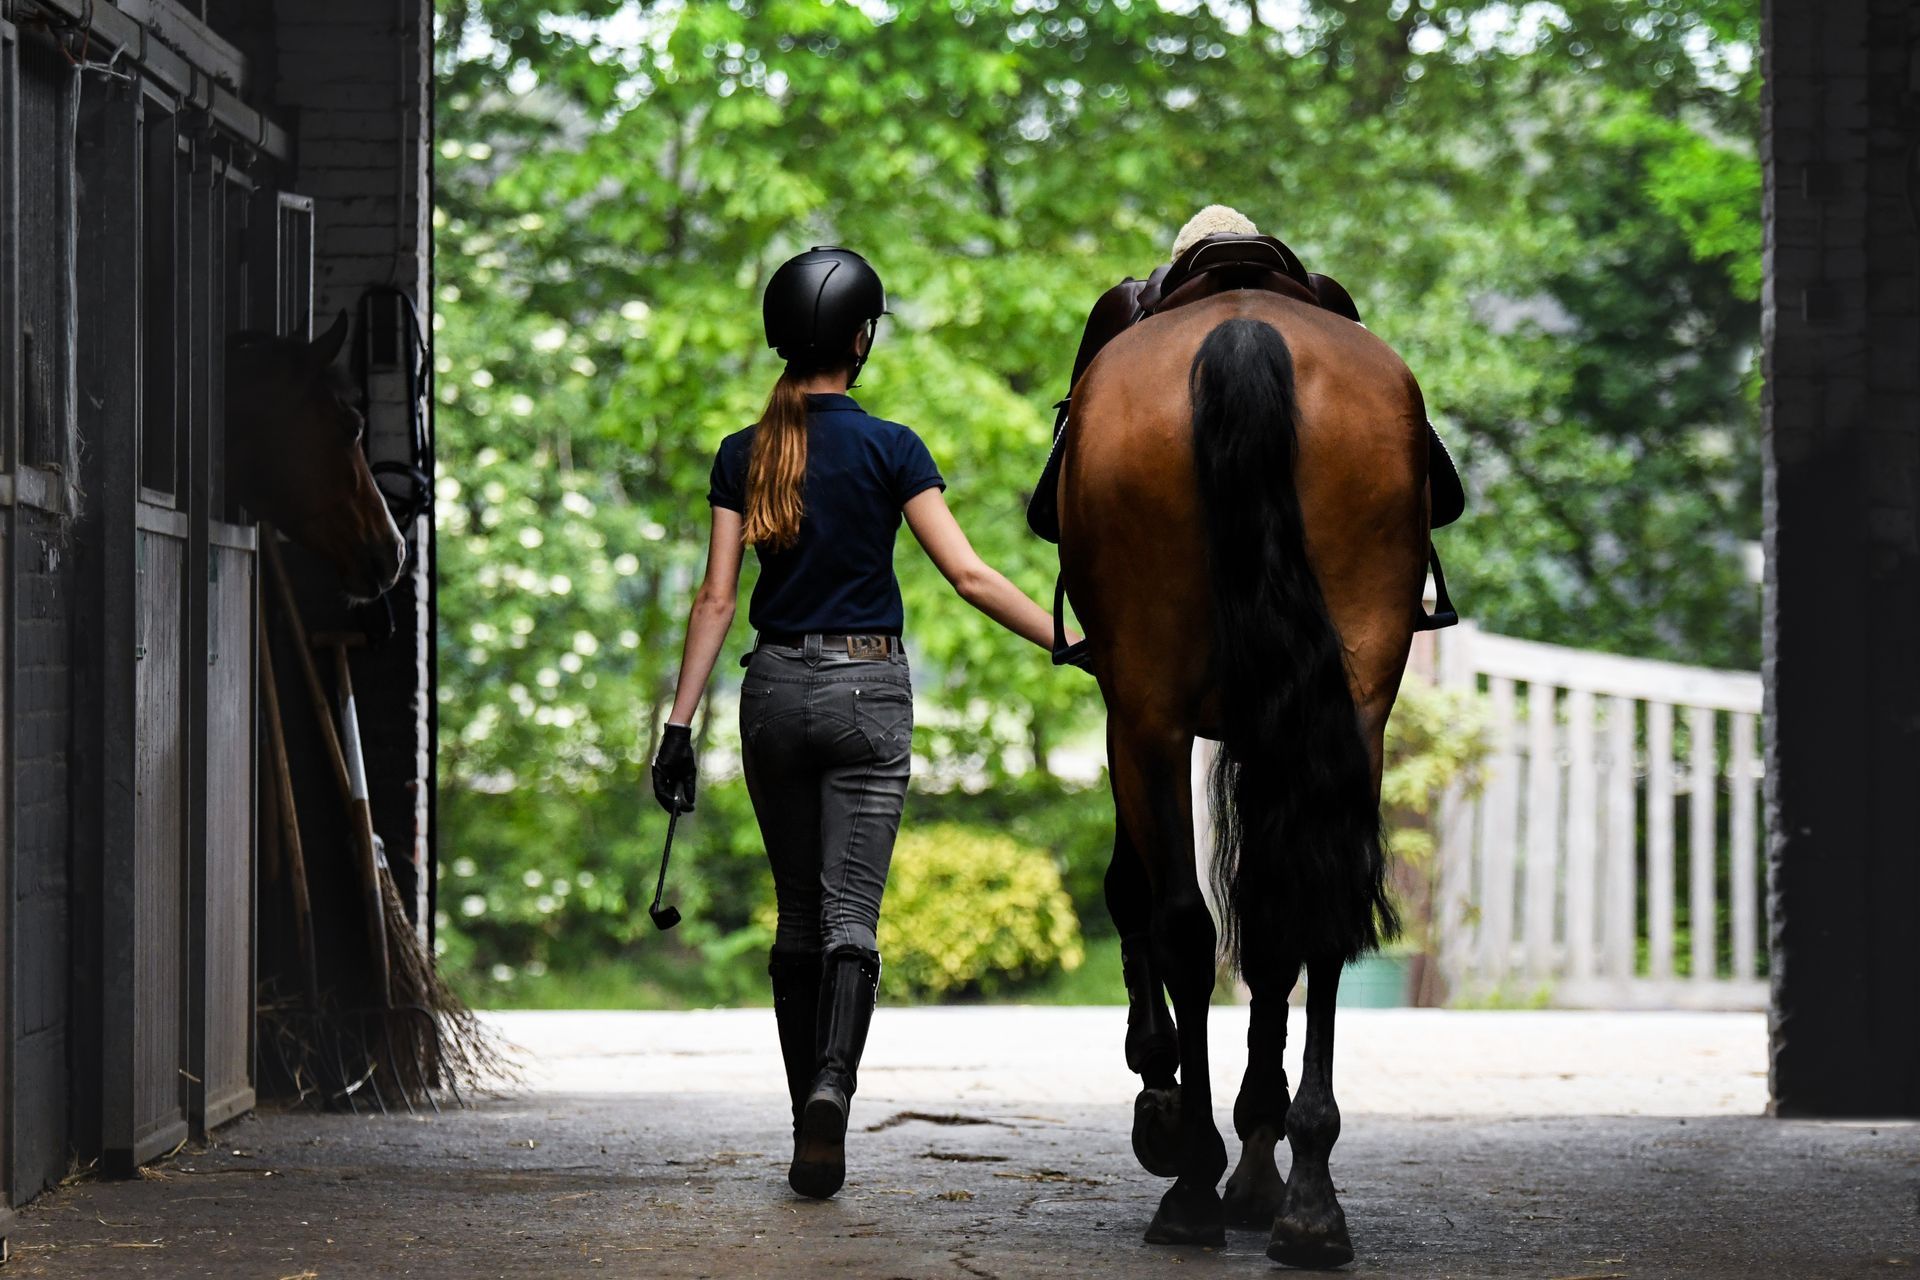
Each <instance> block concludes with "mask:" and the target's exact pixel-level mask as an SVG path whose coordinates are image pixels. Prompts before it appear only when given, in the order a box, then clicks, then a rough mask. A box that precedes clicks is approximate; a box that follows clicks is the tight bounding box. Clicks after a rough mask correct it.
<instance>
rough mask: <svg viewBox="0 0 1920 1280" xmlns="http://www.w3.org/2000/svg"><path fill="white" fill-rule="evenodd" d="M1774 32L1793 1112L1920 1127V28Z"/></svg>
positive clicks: (1778, 594) (1788, 1091)
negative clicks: (1919, 190) (1916, 945)
mask: <svg viewBox="0 0 1920 1280" xmlns="http://www.w3.org/2000/svg"><path fill="white" fill-rule="evenodd" d="M1764 22H1765V29H1766V42H1765V50H1766V51H1765V55H1764V58H1765V62H1764V70H1765V74H1766V88H1765V101H1764V110H1765V124H1764V130H1765V132H1764V139H1763V154H1764V158H1765V160H1766V169H1767V177H1766V236H1767V239H1766V255H1767V283H1766V293H1765V297H1764V318H1763V326H1764V332H1765V338H1766V392H1765V418H1766V429H1767V460H1768V465H1767V476H1766V504H1767V551H1768V582H1767V587H1768V592H1767V595H1768V603H1767V632H1766V646H1767V647H1766V675H1767V690H1768V693H1767V696H1768V708H1767V721H1768V726H1769V742H1768V744H1767V766H1768V767H1767V787H1768V804H1769V807H1770V809H1771V815H1770V816H1771V824H1770V825H1771V828H1772V831H1773V833H1774V834H1773V847H1772V848H1771V850H1770V851H1769V870H1770V890H1769V897H1770V904H1769V905H1770V911H1769V919H1770V922H1771V928H1772V931H1773V956H1774V969H1773V974H1774V997H1773V1013H1772V1028H1771V1030H1772V1061H1771V1085H1772V1091H1773V1100H1774V1107H1775V1109H1776V1110H1777V1111H1779V1112H1781V1113H1783V1114H1825V1115H1835V1114H1869V1115H1873V1114H1878V1115H1895V1114H1898V1115H1920V1017H1916V1011H1917V1010H1920V960H1916V958H1915V955H1914V951H1913V942H1912V938H1913V936H1914V927H1913V917H1914V913H1915V912H1916V910H1920V836H1917V835H1916V833H1915V825H1916V820H1915V816H1914V813H1913V807H1912V802H1911V797H1912V793H1913V789H1914V780H1915V778H1916V777H1920V663H1916V662H1915V661H1914V656H1913V655H1914V638H1915V636H1916V635H1917V634H1920V534H1917V532H1916V523H1917V522H1920V209H1917V208H1916V207H1915V205H1914V203H1913V201H1914V199H1915V198H1916V194H1915V184H1916V183H1920V175H1916V174H1915V173H1914V166H1915V165H1916V164H1917V163H1920V151H1917V150H1916V148H1920V10H1917V9H1916V8H1915V6H1914V5H1913V4H1912V3H1911V0H1827V2H1826V3H1824V4H1819V5H1815V4H1807V3H1804V2H1802V0H1768V3H1767V4H1766V7H1765V12H1764Z"/></svg>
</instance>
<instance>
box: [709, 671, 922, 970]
mask: <svg viewBox="0 0 1920 1280" xmlns="http://www.w3.org/2000/svg"><path fill="white" fill-rule="evenodd" d="M740 743H741V754H742V757H743V762H744V764H745V766H746V775H747V793H748V794H749V795H751V796H752V797H753V812H754V815H755V816H756V817H757V818H759V820H760V837H761V839H762V840H763V841H765V843H766V846H767V860H768V861H769V862H770V863H772V865H773V886H774V893H775V895H776V897H777V898H778V900H779V906H780V924H779V928H778V930H777V931H776V933H775V935H774V943H773V945H774V949H775V950H778V951H812V952H824V951H832V950H834V949H835V948H837V947H861V948H864V949H866V950H869V951H871V950H877V949H878V947H877V945H876V943H875V939H874V929H875V928H876V927H877V926H878V924H879V923H880V895H881V894H882V893H883V892H884V891H885V889H886V886H887V866H888V864H889V863H890V862H891V861H892V860H893V839H894V836H895V835H896V834H897V833H898V832H899V830H900V810H901V807H902V806H903V805H904V804H905V802H906V797H907V775H908V773H909V771H910V770H911V767H912V755H911V747H912V745H913V683H912V678H911V675H910V673H909V672H908V669H907V660H906V657H905V656H904V655H900V656H896V657H891V658H884V659H879V660H872V661H855V660H852V659H849V658H848V657H846V655H845V654H844V653H842V654H841V655H840V656H838V657H835V656H834V654H833V652H832V651H831V650H827V651H824V652H823V651H821V649H820V648H819V641H818V640H817V639H815V640H813V641H811V642H810V643H809V645H808V647H807V648H806V649H804V650H803V649H791V648H779V647H774V646H763V647H761V648H759V649H756V650H755V651H754V653H753V655H752V657H751V658H750V659H749V660H748V662H747V674H746V678H745V679H744V680H743V681H742V682H741V686H740Z"/></svg>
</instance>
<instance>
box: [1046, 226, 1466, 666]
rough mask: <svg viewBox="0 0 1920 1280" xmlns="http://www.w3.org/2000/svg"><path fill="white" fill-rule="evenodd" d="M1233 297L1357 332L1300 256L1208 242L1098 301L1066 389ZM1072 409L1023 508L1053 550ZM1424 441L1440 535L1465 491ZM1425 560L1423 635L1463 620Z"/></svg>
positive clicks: (1265, 240)
mask: <svg viewBox="0 0 1920 1280" xmlns="http://www.w3.org/2000/svg"><path fill="white" fill-rule="evenodd" d="M1234 289H1260V290H1264V291H1266V292H1269V293H1278V294H1281V295H1283V296H1285V297H1289V298H1293V299H1296V300H1297V301H1300V302H1305V303H1308V304H1310V305H1312V306H1317V307H1324V308H1325V309H1326V310H1328V311H1331V312H1333V313H1335V314H1336V315H1340V316H1344V317H1346V318H1347V319H1348V320H1351V321H1353V322H1354V323H1355V324H1358V323H1360V310H1359V308H1358V307H1357V306H1355V305H1354V301H1353V295H1352V294H1350V293H1348V292H1347V291H1346V289H1345V288H1344V287H1342V286H1341V284H1340V282H1339V281H1337V280H1335V279H1334V278H1333V277H1332V276H1324V275H1321V274H1319V273H1318V272H1313V271H1308V270H1307V269H1306V268H1305V267H1303V266H1302V265H1301V263H1300V258H1299V255H1297V254H1295V253H1294V251H1293V250H1292V249H1289V248H1288V247H1287V246H1286V245H1285V244H1284V243H1282V242H1281V241H1280V240H1278V239H1276V238H1274V237H1273V236H1231V235H1220V236H1208V237H1207V238H1206V239H1204V240H1201V241H1200V242H1198V243H1197V244H1195V245H1193V246H1192V247H1190V248H1189V249H1188V250H1187V251H1186V252H1185V253H1183V254H1181V255H1180V256H1179V257H1178V258H1176V259H1175V260H1174V261H1172V262H1170V263H1168V264H1166V265H1165V266H1162V267H1159V268H1158V269H1156V270H1155V271H1154V272H1153V274H1152V275H1150V276H1148V277H1147V278H1146V279H1145V280H1135V279H1133V278H1132V277H1131V276H1129V277H1128V278H1127V279H1125V280H1122V281H1121V282H1120V283H1119V284H1116V285H1114V286H1113V287H1112V288H1111V289H1108V290H1107V291H1106V292H1105V293H1104V294H1102V295H1100V300H1099V301H1098V302H1096V303H1094V304H1093V310H1092V311H1091V312H1090V313H1089V314H1088V316H1087V326H1086V329H1085V331H1084V332H1083V333H1082V334H1081V337H1080V349H1079V351H1078V352H1076V353H1075V355H1074V360H1073V382H1072V384H1071V385H1072V386H1078V385H1079V384H1080V375H1081V374H1083V373H1085V372H1086V371H1087V366H1088V365H1090V364H1092V363H1093V358H1094V357H1095V356H1097V355H1099V354H1100V350H1101V348H1103V347H1105V346H1106V345H1107V343H1109V342H1111V341H1112V340H1113V339H1114V338H1115V337H1117V336H1119V335H1120V334H1121V333H1122V332H1124V331H1126V330H1127V329H1130V328H1132V327H1133V326H1134V325H1136V324H1138V323H1139V322H1140V321H1142V320H1144V319H1146V318H1147V317H1148V316H1151V315H1157V314H1159V313H1160V312H1163V311H1171V310H1173V309H1174V308H1176V307H1182V306H1185V305H1187V304H1188V303H1190V302H1198V301H1199V300H1200V299H1202V298H1210V297H1212V296H1214V295H1215V294H1219V293H1226V292H1229V291H1231V290H1234ZM1071 403H1072V395H1071V393H1069V395H1068V398H1067V399H1065V400H1062V401H1060V402H1059V404H1058V405H1056V406H1055V409H1056V415H1055V418H1054V425H1053V448H1052V450H1051V451H1050V452H1049V453H1048V455H1047V465H1046V467H1045V468H1044V469H1043V470H1042V471H1041V473H1040V481H1039V484H1038V485H1037V486H1036V487H1035V489H1034V491H1033V496H1032V497H1031V498H1030V499H1029V500H1028V502H1027V527H1028V528H1029V529H1031V530H1033V532H1034V533H1035V534H1036V535H1038V536H1039V537H1041V538H1044V539H1045V540H1046V541H1048V542H1055V543H1057V542H1059V541H1060V512H1059V509H1058V502H1059V488H1060V483H1059V482H1060V461H1061V457H1062V453H1063V450H1062V449H1061V447H1060V444H1061V435H1062V433H1063V432H1064V430H1065V429H1066V423H1067V412H1068V408H1069V406H1070V405H1071ZM1427 437H1428V462H1427V480H1428V485H1429V487H1430V488H1431V490H1432V514H1431V527H1432V528H1435V529H1438V528H1440V527H1441V526H1442V525H1447V524H1452V523H1453V522H1454V521H1455V520H1458V519H1459V518H1460V515H1461V513H1462V512H1463V511H1464V510H1465V509H1466V505H1467V499H1466V490H1465V488H1464V487H1463V486H1462V485H1461V483H1460V472H1459V469H1458V468H1457V467H1455V466H1454V464H1453V456H1452V455H1451V454H1450V453H1448V452H1447V446H1446V445H1445V444H1444V443H1443V442H1442V441H1441V439H1440V435H1439V433H1438V432H1436V431H1435V430H1434V429H1433V425H1432V424H1431V423H1429V424H1427ZM1428 553H1429V563H1430V564H1431V566H1432V568H1433V582H1434V589H1435V593H1436V595H1437V599H1436V601H1435V604H1434V611H1433V612H1432V613H1431V614H1428V613H1425V612H1424V611H1423V612H1422V614H1421V617H1420V624H1419V629H1421V630H1434V629H1437V628H1440V627H1447V626H1452V625H1453V624H1454V623H1456V622H1458V621H1459V620H1460V618H1459V614H1458V613H1457V612H1456V611H1455V610H1454V608H1453V603H1452V601H1451V600H1450V599H1449V598H1448V596H1447V580H1446V575H1445V574H1444V572H1443V571H1442V570H1441V568H1440V556H1439V553H1438V552H1436V551H1434V550H1433V549H1432V544H1431V543H1429V544H1428ZM1060 594H1061V593H1060V591H1059V590H1057V589H1056V591H1055V593H1054V595H1055V600H1054V612H1055V617H1056V623H1055V636H1056V640H1057V639H1058V637H1059V636H1061V635H1063V634H1064V632H1063V631H1062V629H1061V624H1060V623H1059V622H1058V621H1057V619H1058V617H1059V614H1060V609H1061V600H1060ZM1054 649H1055V653H1054V661H1055V662H1056V663H1057V662H1062V661H1070V660H1071V659H1070V658H1064V657H1062V654H1063V652H1064V649H1063V646H1062V644H1060V643H1056V644H1055V646H1054Z"/></svg>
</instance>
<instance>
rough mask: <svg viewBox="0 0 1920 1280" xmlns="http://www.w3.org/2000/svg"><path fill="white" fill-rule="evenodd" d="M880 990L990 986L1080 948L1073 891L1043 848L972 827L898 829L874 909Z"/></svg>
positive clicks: (1044, 967) (933, 992) (1072, 955)
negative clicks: (881, 959) (880, 901)
mask: <svg viewBox="0 0 1920 1280" xmlns="http://www.w3.org/2000/svg"><path fill="white" fill-rule="evenodd" d="M880 952H881V954H882V955H883V956H885V957H886V970H885V979H884V981H885V984H886V989H887V993H888V994H889V995H892V996H896V997H903V998H907V999H921V998H926V997H938V996H943V995H958V994H976V993H977V994H981V995H991V994H993V993H994V992H996V991H998V990H1000V989H1002V988H1003V987H1005V986H1007V985H1009V984H1012V983H1015V982H1018V981H1020V980H1021V979H1023V978H1030V977H1033V976H1036V975H1038V974H1041V973H1045V972H1047V971H1050V970H1053V969H1066V970H1071V969H1077V968H1079V967H1080V962H1081V961H1082V960H1083V959H1085V957H1086V952H1085V948H1084V947H1083V946H1082V944H1081V941H1080V921H1079V919H1078V918H1077V917H1076V916H1075V915H1074V912H1073V901H1072V899H1071V898H1069V897H1068V895H1067V891H1066V889H1065V887H1064V886H1063V885H1062V884H1061V881H1060V871H1059V868H1058V867H1056V866H1055V865H1054V861H1053V859H1052V857H1050V856H1049V855H1048V854H1046V853H1045V852H1043V851H1041V850H1039V849H1034V848H1030V847H1029V846H1026V845H1023V844H1020V843H1018V842H1016V841H1014V840H1012V839H1009V838H1008V837H1006V836H1003V835H998V834H994V833H991V832H987V831H982V830H980V829H978V828H970V827H963V826H959V825H957V824H951V823H942V824H935V825H930V826H923V827H919V828H917V829H909V830H906V831H903V832H902V833H901V836H900V841H899V843H898V844H897V845H896V846H895V847H894V853H893V872H892V875H891V876H890V877H889V878H888V882H887V896H886V905H885V908H884V909H883V910H882V911H881V913H880Z"/></svg>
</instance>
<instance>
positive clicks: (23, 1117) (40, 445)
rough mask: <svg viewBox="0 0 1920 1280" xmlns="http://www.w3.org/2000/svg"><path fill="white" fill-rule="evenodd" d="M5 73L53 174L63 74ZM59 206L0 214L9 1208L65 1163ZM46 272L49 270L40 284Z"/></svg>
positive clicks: (62, 191) (11, 105)
mask: <svg viewBox="0 0 1920 1280" xmlns="http://www.w3.org/2000/svg"><path fill="white" fill-rule="evenodd" d="M15 70H16V71H17V78H14V77H13V75H12V74H11V73H10V75H9V77H8V78H9V83H8V86H7V101H6V102H5V103H4V104H0V110H5V111H7V112H8V113H9V114H10V116H11V119H10V121H9V122H8V123H9V125H10V127H9V128H7V129H6V130H5V132H4V138H5V142H6V149H7V150H9V151H10V152H11V154H10V155H7V156H5V157H0V159H4V160H5V161H6V162H7V163H9V164H10V165H12V166H14V169H13V172H14V173H16V174H49V173H58V172H60V171H61V167H62V166H61V147H62V145H63V141H64V138H65V130H64V129H63V128H61V127H60V119H59V113H60V111H61V110H62V108H63V107H64V105H65V103H66V101H67V94H68V93H70V92H71V75H70V73H69V71H68V69H67V68H66V65H65V64H64V63H63V62H61V60H60V59H59V57H58V55H57V54H55V53H54V51H53V50H52V49H50V48H47V47H45V46H44V45H43V44H39V43H36V42H32V41H28V42H25V43H23V44H21V45H20V46H19V47H18V65H17V68H16V69H15ZM67 199H68V192H67V190H66V188H65V186H64V184H62V183H58V182H48V181H44V180H43V181H38V182H31V181H16V184H15V185H14V186H13V189H12V190H11V191H10V192H9V193H8V201H9V203H8V204H7V206H6V207H5V210H4V214H3V215H0V216H4V219H5V221H6V222H7V225H8V230H7V238H8V239H9V240H10V242H11V243H12V245H13V247H14V249H15V251H16V254H17V256H16V258H15V261H14V263H13V264H12V267H11V268H10V269H9V274H8V275H7V277H6V280H7V286H8V287H9V288H10V289H11V290H12V291H13V294H14V297H13V303H14V305H15V306H17V308H18V311H17V313H15V314H13V315H11V316H9V317H8V320H7V323H5V324H0V328H6V329H11V330H12V331H11V332H8V333H6V334H5V335H4V336H5V338H6V340H7V353H6V354H7V356H8V357H9V359H10V362H11V368H10V369H9V371H8V377H7V378H6V379H5V380H6V381H7V382H9V383H10V384H11V385H12V386H13V387H15V388H17V397H18V398H17V399H13V398H10V399H9V401H8V404H7V408H8V413H7V420H6V422H5V425H4V437H5V440H4V449H3V450H0V452H4V456H5V458H6V461H7V467H6V472H7V482H8V484H9V486H10V489H11V492H10V494H9V496H8V501H7V506H6V508H5V515H6V519H7V524H8V529H7V533H6V537H5V555H4V557H0V566H3V568H0V571H3V572H4V573H5V575H6V576H5V579H4V581H5V587H4V590H5V593H6V601H5V609H4V613H5V617H6V619H7V621H8V625H9V629H10V631H11V635H10V637H9V640H8V643H7V644H5V645H4V646H0V654H3V655H4V662H3V663H0V678H4V679H5V680H6V682H7V686H8V688H7V694H6V698H5V705H6V710H7V713H8V716H9V724H8V739H7V748H6V752H5V756H6V760H7V767H8V777H7V780H6V786H5V789H4V790H5V793H6V794H7V796H8V798H9V800H10V803H11V805H12V814H11V825H10V835H11V844H12V849H11V856H12V867H11V885H10V890H11V892H10V895H9V898H10V900H9V901H8V902H7V903H6V904H5V905H6V909H7V911H8V926H9V927H8V932H9V934H10V935H11V936H10V939H9V942H10V945H11V947H12V948H13V958H14V965H13V972H12V975H11V984H10V992H9V994H10V997H11V998H10V1000H9V1001H8V1006H7V1007H8V1010H9V1015H10V1016H9V1026H8V1040H9V1041H10V1044H11V1052H12V1062H11V1070H12V1081H11V1086H10V1087H11V1092H10V1095H9V1099H8V1110H9V1112H10V1115H9V1121H10V1125H9V1127H10V1129H11V1133H10V1134H9V1145H8V1151H7V1165H8V1167H7V1170H6V1175H7V1183H8V1186H9V1188H10V1190H11V1192H12V1194H13V1195H14V1196H15V1197H22V1196H26V1195H31V1194H33V1193H34V1192H36V1191H38V1190H40V1189H41V1188H43V1187H45V1186H48V1185H51V1184H52V1183H53V1182H55V1181H57V1180H58V1179H59V1178H60V1177H61V1176H62V1175H63V1174H65V1173H66V1171H67V1156H68V1144H67V1105H68V1091H67V1075H68V1055H69V1052H70V1049H71V1039H72V1036H71V1030H72V1028H71V1018H70V1010H69V1003H68V990H67V975H68V966H69V958H70V948H71V935H70V914H69V883H68V820H67V816H68V796H67V773H66V769H67V747H68V739H69V735H70V733H71V728H72V721H71V711H70V688H71V679H72V651H71V647H70V642H69V630H68V627H69V610H70V608H71V601H70V598H69V594H70V593H69V591H68V590H67V583H66V580H65V571H66V568H67V562H68V560H69V559H70V554H69V553H70V546H69V543H68V537H67V534H68V530H67V527H66V526H67V522H66V520H65V517H64V515H63V513H62V508H63V506H64V504H63V502H62V501H61V494H62V489H61V486H60V484H59V483H58V480H57V477H53V476H52V474H51V473H50V472H48V471H47V469H46V467H45V465H44V464H45V463H46V462H48V461H50V460H53V459H54V458H56V457H58V456H60V455H59V454H58V452H57V448H58V442H59V440H60V439H61V438H62V437H64V435H65V433H66V431H67V428H68V413H69V411H70V408H71V405H70V393H69V389H68V371H69V362H68V360H67V358H66V353H65V346H64V341H63V337H64V317H65V314H66V308H67V301H68V298H67V294H68V285H67V280H66V276H65V271H64V263H65V257H66V252H65V250H66V246H65V245H64V243H63V242H62V240H61V238H60V237H59V235H58V232H57V229H58V228H59V227H60V226H61V225H63V221H64V218H65V217H66V214H67ZM49 264H52V265H53V266H54V267H56V268H57V269H55V270H48V269H46V268H47V266H48V265H49ZM36 267H37V268H38V269H35V268H36ZM29 1099H31V1100H32V1101H31V1103H29V1102H27V1101H26V1100H29Z"/></svg>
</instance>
